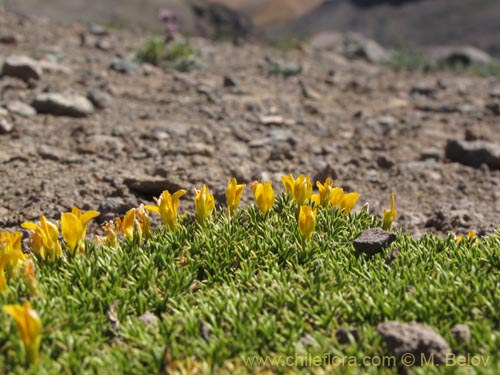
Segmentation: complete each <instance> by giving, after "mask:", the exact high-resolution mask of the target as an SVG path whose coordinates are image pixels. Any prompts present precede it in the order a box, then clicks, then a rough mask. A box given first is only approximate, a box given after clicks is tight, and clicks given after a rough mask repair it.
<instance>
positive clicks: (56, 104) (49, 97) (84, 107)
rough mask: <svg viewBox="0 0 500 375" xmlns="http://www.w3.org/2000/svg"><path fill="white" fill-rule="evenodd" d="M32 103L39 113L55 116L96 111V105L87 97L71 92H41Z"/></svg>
mask: <svg viewBox="0 0 500 375" xmlns="http://www.w3.org/2000/svg"><path fill="white" fill-rule="evenodd" d="M32 105H33V107H34V108H35V109H36V111H37V112H38V113H47V114H51V115H54V116H69V117H85V116H88V115H90V114H92V113H93V112H94V106H93V105H92V103H91V102H90V101H89V100H88V99H87V98H85V97H84V96H81V95H77V94H70V93H44V94H39V95H38V96H37V97H36V98H35V100H34V101H33V103H32Z"/></svg>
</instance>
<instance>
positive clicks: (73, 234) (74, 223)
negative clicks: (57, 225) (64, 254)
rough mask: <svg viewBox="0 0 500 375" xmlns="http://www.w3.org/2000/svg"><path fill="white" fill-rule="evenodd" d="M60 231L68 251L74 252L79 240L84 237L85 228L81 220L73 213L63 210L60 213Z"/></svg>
mask: <svg viewBox="0 0 500 375" xmlns="http://www.w3.org/2000/svg"><path fill="white" fill-rule="evenodd" d="M61 232H62V236H63V238H64V241H66V243H67V244H68V247H69V251H70V252H71V253H74V252H75V250H76V248H77V246H78V244H79V242H80V241H82V240H83V239H84V238H83V236H84V235H85V228H84V227H83V225H82V222H81V221H80V219H78V217H77V216H76V215H75V214H73V213H71V212H65V213H63V214H61Z"/></svg>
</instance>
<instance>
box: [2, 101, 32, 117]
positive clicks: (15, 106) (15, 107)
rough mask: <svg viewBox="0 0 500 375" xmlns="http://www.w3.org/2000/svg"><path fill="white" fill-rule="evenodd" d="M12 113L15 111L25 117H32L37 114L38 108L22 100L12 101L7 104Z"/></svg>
mask: <svg viewBox="0 0 500 375" xmlns="http://www.w3.org/2000/svg"><path fill="white" fill-rule="evenodd" d="M5 107H6V108H7V109H8V110H9V111H10V112H11V113H14V114H16V115H19V116H23V117H31V116H34V115H36V110H35V108H33V107H32V106H30V105H29V104H26V103H23V102H20V101H17V100H15V101H12V102H8V103H7V105H6V106H5Z"/></svg>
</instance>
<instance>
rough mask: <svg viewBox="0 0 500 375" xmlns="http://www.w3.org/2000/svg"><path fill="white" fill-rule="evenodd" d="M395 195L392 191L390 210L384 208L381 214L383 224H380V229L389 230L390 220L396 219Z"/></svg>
mask: <svg viewBox="0 0 500 375" xmlns="http://www.w3.org/2000/svg"><path fill="white" fill-rule="evenodd" d="M396 214H397V211H396V197H395V196H394V193H392V197H391V209H390V210H384V216H383V224H382V229H383V230H389V229H391V225H392V222H393V221H394V219H396Z"/></svg>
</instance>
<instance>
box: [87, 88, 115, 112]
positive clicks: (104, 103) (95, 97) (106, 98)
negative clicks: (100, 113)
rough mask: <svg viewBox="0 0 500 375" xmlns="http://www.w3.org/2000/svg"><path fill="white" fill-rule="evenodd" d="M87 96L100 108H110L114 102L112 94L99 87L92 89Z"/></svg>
mask: <svg viewBox="0 0 500 375" xmlns="http://www.w3.org/2000/svg"><path fill="white" fill-rule="evenodd" d="M87 97H88V98H89V100H90V101H91V102H92V104H93V105H94V106H95V107H96V108H99V109H104V108H108V107H110V106H111V103H112V102H113V99H112V98H111V95H109V94H108V93H106V92H104V91H102V90H98V89H94V90H90V91H89V93H88V95H87Z"/></svg>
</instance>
